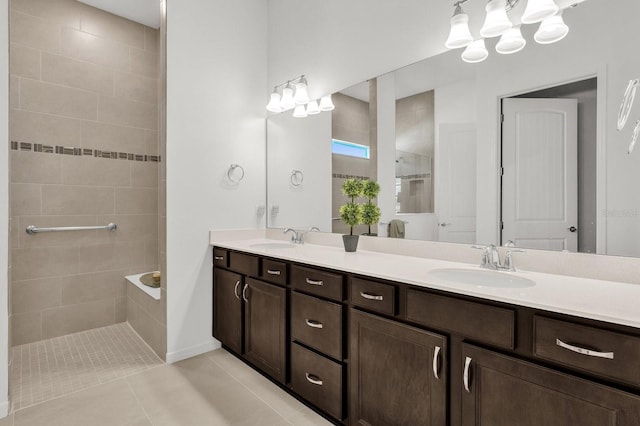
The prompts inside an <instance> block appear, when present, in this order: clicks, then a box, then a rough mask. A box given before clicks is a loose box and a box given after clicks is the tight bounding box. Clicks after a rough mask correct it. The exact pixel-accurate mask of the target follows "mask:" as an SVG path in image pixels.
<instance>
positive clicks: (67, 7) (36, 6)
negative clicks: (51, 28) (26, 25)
mask: <svg viewBox="0 0 640 426" xmlns="http://www.w3.org/2000/svg"><path fill="white" fill-rule="evenodd" d="M86 7H89V6H85V5H84V4H82V3H80V2H78V1H76V0H11V10H12V11H19V12H23V13H26V14H28V15H32V16H37V17H39V18H44V19H46V20H47V21H50V22H54V23H57V24H60V25H63V26H67V27H72V28H76V29H77V28H80V12H81V10H83V9H84V8H86Z"/></svg>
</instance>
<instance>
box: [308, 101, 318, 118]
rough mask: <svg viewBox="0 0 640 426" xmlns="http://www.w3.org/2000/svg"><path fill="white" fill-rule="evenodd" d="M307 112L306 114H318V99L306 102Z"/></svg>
mask: <svg viewBox="0 0 640 426" xmlns="http://www.w3.org/2000/svg"><path fill="white" fill-rule="evenodd" d="M307 114H308V115H316V114H320V108H319V107H318V101H316V100H315V99H314V100H313V101H309V103H308V104H307Z"/></svg>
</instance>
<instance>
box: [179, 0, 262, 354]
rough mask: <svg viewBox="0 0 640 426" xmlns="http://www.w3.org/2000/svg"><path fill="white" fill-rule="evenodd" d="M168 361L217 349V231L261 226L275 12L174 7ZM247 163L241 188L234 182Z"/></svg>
mask: <svg viewBox="0 0 640 426" xmlns="http://www.w3.org/2000/svg"><path fill="white" fill-rule="evenodd" d="M167 6H168V10H167V20H168V22H167V28H168V30H167V59H168V61H167V361H168V362H173V361H176V360H178V359H181V358H185V357H189V356H192V355H194V354H197V353H200V352H204V351H207V350H210V349H211V348H213V347H215V346H216V345H217V344H218V343H217V342H216V341H215V340H214V339H213V338H212V337H211V323H212V269H211V268H212V258H211V256H212V254H211V249H210V247H209V240H208V235H209V230H211V229H217V228H251V227H263V226H264V217H262V218H257V216H256V206H258V205H261V204H264V200H265V155H266V153H265V116H266V111H265V109H264V105H265V104H266V101H267V96H266V93H267V88H266V87H267V86H266V65H267V56H266V53H267V43H266V38H267V27H266V18H267V8H266V3H265V2H264V1H263V0H238V1H222V0H191V1H188V2H185V1H182V0H173V1H171V0H169V1H168V2H167ZM232 163H237V164H240V165H241V166H242V167H243V168H244V170H245V177H244V180H242V181H241V182H240V183H239V184H231V183H230V182H229V181H228V180H227V179H226V172H227V169H228V168H229V166H230V164H232Z"/></svg>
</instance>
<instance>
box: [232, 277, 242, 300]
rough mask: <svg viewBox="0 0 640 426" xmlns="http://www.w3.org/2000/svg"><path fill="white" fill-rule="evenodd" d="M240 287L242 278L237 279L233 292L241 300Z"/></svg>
mask: <svg viewBox="0 0 640 426" xmlns="http://www.w3.org/2000/svg"><path fill="white" fill-rule="evenodd" d="M238 287H240V280H238V281H236V286H235V287H234V289H233V294H235V295H236V299H238V300H240V295H239V294H238Z"/></svg>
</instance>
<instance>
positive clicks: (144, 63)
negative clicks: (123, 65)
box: [131, 49, 158, 78]
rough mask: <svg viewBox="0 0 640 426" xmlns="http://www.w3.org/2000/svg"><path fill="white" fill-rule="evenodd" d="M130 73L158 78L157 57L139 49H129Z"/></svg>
mask: <svg viewBox="0 0 640 426" xmlns="http://www.w3.org/2000/svg"><path fill="white" fill-rule="evenodd" d="M131 72H132V73H135V74H140V75H145V76H147V77H151V78H158V55H157V54H156V53H152V52H147V51H145V50H140V49H131Z"/></svg>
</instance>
